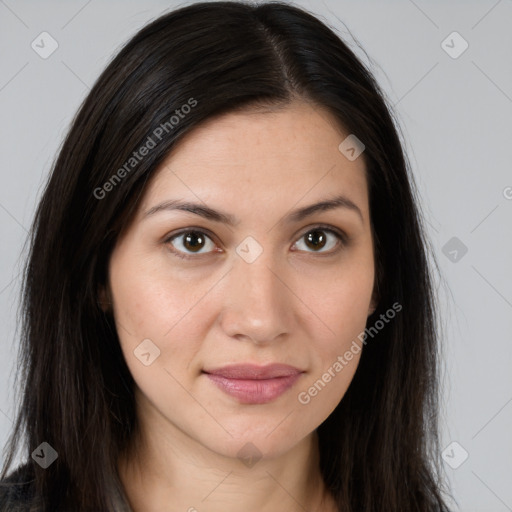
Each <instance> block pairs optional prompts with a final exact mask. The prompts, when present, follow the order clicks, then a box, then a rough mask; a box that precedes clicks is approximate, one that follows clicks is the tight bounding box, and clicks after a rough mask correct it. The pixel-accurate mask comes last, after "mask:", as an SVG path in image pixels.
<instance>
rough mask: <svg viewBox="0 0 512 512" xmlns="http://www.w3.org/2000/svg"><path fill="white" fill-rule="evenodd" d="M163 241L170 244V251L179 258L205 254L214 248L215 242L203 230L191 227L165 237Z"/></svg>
mask: <svg viewBox="0 0 512 512" xmlns="http://www.w3.org/2000/svg"><path fill="white" fill-rule="evenodd" d="M165 243H167V244H170V245H171V246H172V247H173V248H172V249H171V250H172V252H173V253H174V254H175V255H176V256H178V257H180V258H188V257H190V255H194V254H205V253H208V252H211V251H212V249H214V248H215V243H214V242H213V241H212V239H211V238H210V237H209V236H208V235H207V234H206V233H205V232H203V231H199V230H193V229H188V230H187V231H182V232H181V233H177V234H174V235H172V236H170V237H169V238H167V239H166V240H165ZM203 249H205V250H204V251H203ZM192 257H193V256H192Z"/></svg>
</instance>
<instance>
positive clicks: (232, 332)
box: [221, 251, 295, 345]
mask: <svg viewBox="0 0 512 512" xmlns="http://www.w3.org/2000/svg"><path fill="white" fill-rule="evenodd" d="M282 267H283V266H282V265H281V266H279V265H277V263H276V262H275V260H273V258H272V257H271V256H270V254H268V255H267V254H266V252H265V251H264V252H263V253H262V254H261V255H260V256H259V257H258V258H257V259H256V260H255V261H253V262H252V263H247V262H246V261H244V260H243V259H242V258H240V257H238V256H237V257H236V258H235V261H234V264H233V268H232V269H231V271H230V272H229V274H228V280H227V282H226V292H225V297H226V298H225V301H224V303H223V308H222V312H221V327H222V329H223V331H224V332H225V333H226V334H227V335H228V336H230V337H234V338H237V339H239V340H244V339H245V340H250V341H252V342H253V343H255V344H258V345H264V344H269V343H272V342H275V341H276V340H277V339H278V338H279V337H281V338H283V337H284V336H286V335H287V334H289V333H290V332H291V328H292V321H293V315H294V299H295V297H294V295H293V293H292V292H291V291H290V289H289V288H288V287H287V283H286V281H287V278H286V273H285V272H284V271H283V270H282ZM279 268H281V271H279V270H277V269H279ZM288 280H289V279H288Z"/></svg>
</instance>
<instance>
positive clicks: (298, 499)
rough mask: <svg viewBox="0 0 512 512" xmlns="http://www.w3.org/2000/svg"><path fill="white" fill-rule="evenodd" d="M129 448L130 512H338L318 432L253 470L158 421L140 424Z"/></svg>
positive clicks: (124, 468)
mask: <svg viewBox="0 0 512 512" xmlns="http://www.w3.org/2000/svg"><path fill="white" fill-rule="evenodd" d="M139 417H140V416H139ZM145 417H146V418H147V415H146V416H145ZM132 445H133V446H136V449H134V448H132V449H130V450H129V451H128V452H129V453H127V454H125V455H123V457H122V458H120V460H119V474H120V478H121V482H122V484H123V487H124V490H125V494H126V496H127V499H128V501H129V503H130V506H131V508H132V510H133V512H174V511H181V512H182V511H188V512H202V511H203V510H208V511H209V512H234V511H237V512H239V511H240V510H244V511H247V512H274V511H275V510H280V511H283V512H299V511H300V512H303V511H304V510H322V511H326V512H331V511H333V512H334V511H336V510H337V508H336V506H335V505H334V501H333V499H332V496H331V495H330V494H329V493H328V491H327V490H326V488H325V485H324V482H323V479H322V476H321V472H320V466H319V449H318V437H317V435H316V432H313V433H312V434H310V435H309V436H307V437H306V438H304V439H303V440H302V441H301V442H300V443H298V444H297V445H296V446H294V447H293V448H292V449H291V450H290V451H288V452H286V453H284V454H283V455H280V456H276V457H273V458H267V457H263V458H262V459H260V460H258V461H257V462H255V463H254V464H253V465H251V467H249V466H248V465H245V464H244V463H243V462H242V461H241V460H239V459H233V458H231V457H226V456H224V455H222V454H219V453H216V452H214V451H212V450H210V449H209V448H207V447H205V446H203V445H201V444H200V443H198V442H197V441H195V440H194V439H192V438H190V437H189V436H188V435H187V434H186V433H185V432H183V431H181V430H180V429H179V428H177V427H176V426H175V425H172V424H170V422H168V421H167V420H166V419H164V418H162V417H160V422H159V423H157V424H155V423H154V422H153V423H152V427H151V428H148V425H147V424H146V425H144V424H143V425H141V429H140V432H139V433H138V435H137V436H136V438H134V439H133V443H132Z"/></svg>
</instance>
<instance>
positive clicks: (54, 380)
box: [2, 2, 446, 512]
mask: <svg viewBox="0 0 512 512" xmlns="http://www.w3.org/2000/svg"><path fill="white" fill-rule="evenodd" d="M191 98H192V100H193V101H194V102H195V104H194V106H193V108H190V109H189V110H188V112H189V113H188V114H187V115H186V116H184V117H180V119H179V122H176V123H172V122H170V121H169V120H170V119H171V117H172V116H173V115H174V116H175V115H176V114H175V110H176V109H177V108H179V107H181V106H182V105H185V104H189V105H192V102H191V101H190V100H191ZM294 98H305V99H308V100H309V101H313V102H314V103H315V104H317V105H320V106H322V107H325V108H327V109H328V110H329V111H330V112H331V113H332V114H333V115H334V116H335V118H337V119H338V120H339V122H340V123H341V125H343V126H344V127H345V128H346V130H347V131H348V132H349V133H354V134H357V137H358V138H359V139H360V140H362V141H364V144H365V146H366V147H365V159H366V160H365V161H366V163H367V178H368V187H369V199H370V213H371V224H372V234H373V237H374V241H375V247H376V262H377V279H376V286H377V289H378V296H379V304H378V307H377V309H376V311H375V312H374V313H373V314H372V315H371V316H370V317H369V323H373V322H375V321H376V320H377V319H379V318H380V315H382V314H383V313H384V312H385V311H386V310H388V309H389V308H390V307H391V305H392V304H394V303H395V302H398V303H399V304H401V305H402V306H403V310H402V311H401V312H400V314H399V315H397V316H396V318H395V319H394V320H393V321H392V322H389V324H388V325H386V327H385V328H384V329H382V330H380V331H379V333H378V335H376V336H375V338H373V339H372V341H371V342H369V343H368V344H367V345H366V346H365V349H364V350H363V353H362V356H361V360H360V363H359V367H358V369H357V371H356V374H355V376H354V379H353V381H352V383H351V385H350V387H349V389H348V391H347V393H346V395H345V396H344V398H343V399H342V400H341V402H340V404H339V405H338V407H337V408H336V409H335V410H334V412H333V413H332V414H331V415H330V416H329V418H327V420H326V421H325V422H324V423H322V425H320V427H319V428H318V434H319V445H320V456H321V471H322V474H323V476H324V479H325V482H326V484H327V486H328V488H329V490H330V491H331V492H332V494H333V496H334V497H335V499H336V502H337V503H338V504H339V509H340V511H345V512H355V511H358V512H359V511H366V512H371V511H375V512H377V511H378V512H385V511H387V512H399V511H407V512H411V511H417V512H427V511H433V510H445V509H446V507H445V504H444V501H443V497H442V489H443V483H442V482H443V480H442V473H441V469H440V464H439V455H438V454H439V449H438V439H437V428H438V426H437V409H438V347H437V328H436V325H437V324H436V301H435V297H434V295H433V284H432V273H431V272H432V271H431V269H430V268H429V264H428V250H429V249H428V247H429V246H428V242H427V240H426V238H425V234H424V233H425V230H424V227H423V225H422V220H421V216H420V213H419V209H418V206H417V199H416V197H415V196H416V194H417V193H416V191H415V188H414V181H413V178H412V175H411V172H410V168H409V164H408V161H407V158H406V155H405V154H404V151H403V148H402V144H401V139H400V137H399V135H398V133H399V132H398V128H397V126H396V123H395V120H394V118H393V116H392V109H391V108H390V107H389V105H388V102H387V100H386V99H385V96H384V94H383V93H382V91H381V90H380V88H379V86H378V84H377V83H376V81H375V79H374V77H373V75H372V74H371V72H370V71H369V69H368V68H367V67H366V66H365V65H364V64H363V63H361V62H360V60H358V58H357V57H356V56H355V54H354V53H353V52H352V51H351V50H350V49H349V47H348V46H347V45H346V44H345V43H344V42H343V41H342V40H341V39H340V37H339V36H338V35H336V33H335V32H334V31H333V30H332V29H331V28H329V27H328V26H326V25H325V24H324V23H322V22H321V21H319V20H318V19H317V18H316V17H315V16H313V15H311V14H310V13H308V12H307V11H305V10H303V9H301V8H298V7H295V6H292V5H290V4H286V3H280V2H274V3H260V4H258V5H256V4H246V3H240V2H202V3H195V4H192V5H189V6H185V7H182V8H180V9H178V10H175V11H172V12H170V13H167V14H165V15H163V16H161V17H159V18H158V19H156V20H155V21H153V22H151V23H150V24H149V25H147V26H146V27H144V28H143V29H142V30H140V31H139V32H138V33H137V34H136V35H135V36H134V37H133V38H132V39H131V40H130V41H129V42H128V43H127V44H126V45H125V46H124V47H123V48H122V50H121V51H120V52H119V53H118V55H117V56H116V57H115V58H114V59H113V60H112V62H111V63H110V64H109V65H108V67H107V68H106V69H105V71H104V72H103V73H102V74H101V76H100V77H99V78H98V80H97V81H96V83H95V85H94V86H93V88H92V90H91V91H90V93H89V95H88V96H87V98H86V99H85V101H84V102H83V104H82V106H81V107H80V109H79V112H78V113H77V115H76V117H75V119H74V121H73V123H72V126H71V128H70V130H69V133H68V135H67V137H66V139H65V141H64V143H63V145H62V148H61V150H60V153H59V155H58V158H57V160H56V162H55V164H54V167H53V170H52V172H51V175H50V177H49V180H48V182H47V185H46V188H45V190H44V193H43V195H42V198H41V200H40V203H39V205H38V208H37V212H36V215H35V219H34V222H33V226H32V230H31V237H30V254H29V258H28V260H27V264H26V269H25V274H24V281H23V296H22V299H23V302H22V306H23V307H22V312H23V317H22V336H21V344H20V369H19V375H20V380H21V383H22V389H21V395H22V400H21V402H20V406H19V411H18V414H17V417H16V421H15V426H14V429H13V433H12V435H11V438H10V440H9V443H8V447H6V448H8V450H7V457H6V459H5V461H4V466H3V471H2V477H5V476H6V475H7V473H8V471H9V470H10V469H11V468H12V465H13V461H14V457H15V453H16V452H17V449H18V448H19V447H20V446H21V447H22V450H23V451H22V454H23V458H24V460H26V462H27V464H28V469H27V471H28V472H29V474H30V475H31V476H32V478H33V480H34V481H33V492H34V495H35V497H36V498H38V499H39V501H40V503H41V510H44V511H52V512H55V511H63V510H73V511H86V510H104V511H113V510H114V506H113V504H112V502H111V493H110V490H111V489H113V488H119V486H120V481H119V476H118V473H117V461H118V457H119V454H120V453H122V451H123V450H124V449H125V448H126V447H127V446H128V443H129V440H130V439H131V438H132V436H134V434H135V432H136V431H137V417H136V414H135V404H134V394H133V390H134V381H133V379H132V377H131V374H130V372H129V370H128V368H127V365H126V363H125V361H124V359H123V356H122V353H121V350H120V345H119V340H118V337H117V333H116V329H115V326H114V322H113V318H112V316H111V315H110V314H105V313H104V312H103V310H102V308H101V307H100V305H99V304H98V294H97V292H98V287H99V286H100V285H101V284H104V283H105V282H106V276H107V264H108V260H109V255H110V253H111V251H112V249H113V247H114V245H115V243H116V240H117V238H118V236H119V233H120V231H121V229H122V227H123V226H126V225H127V223H129V220H130V218H131V216H132V215H133V213H134V211H135V209H136V207H137V204H138V200H139V198H140V197H141V195H142V193H143V191H144V187H145V185H146V184H147V182H148V181H149V180H150V178H151V176H152V173H154V171H155V169H157V167H158V166H159V164H160V163H161V162H162V161H163V160H164V158H166V156H167V155H168V154H169V152H170V151H171V150H172V149H173V147H174V146H175V144H176V142H177V141H178V140H179V139H180V138H181V137H182V136H183V135H184V134H185V133H187V132H189V131H190V130H192V129H194V128H195V127H197V126H198V125H199V124H200V123H202V122H203V121H205V120H207V119H209V118H211V117H213V116H215V115H217V114H220V113H225V112H229V111H234V110H236V109H242V110H243V109H244V108H246V107H249V106H253V105H276V106H277V105H286V104H287V103H289V102H290V101H291V100H292V99H294ZM165 123H167V125H165ZM162 126H167V129H166V131H165V134H163V133H162V135H163V136H162V137H161V139H160V140H159V141H158V143H157V144H156V145H155V147H154V148H152V149H151V151H150V152H149V153H148V154H147V156H145V157H144V158H143V159H140V161H137V163H136V165H133V166H131V167H130V168H129V169H127V168H126V167H125V172H124V173H121V174H122V179H119V180H115V182H113V181H112V177H113V175H114V174H116V173H117V175H118V176H119V173H118V172H117V171H118V170H119V169H121V168H123V166H125V165H126V162H128V161H129V159H130V158H131V157H132V155H133V152H134V151H136V150H137V149H138V148H140V147H141V146H142V145H143V144H145V142H146V141H147V140H148V137H149V136H151V135H152V134H154V133H155V130H156V129H157V128H158V127H162ZM109 180H110V183H111V186H110V187H105V186H104V184H105V183H107V182H109ZM107 189H108V194H107V193H106V191H107ZM104 194H105V195H104ZM99 196H103V197H99ZM23 436H25V437H26V439H25V440H24V439H23ZM23 441H25V442H24V444H23ZM42 442H47V443H48V444H49V445H50V446H52V447H53V448H54V449H55V450H56V452H57V453H58V458H57V459H56V460H55V462H54V463H53V464H51V465H50V466H49V467H48V468H47V469H42V468H41V467H40V466H39V465H38V464H36V462H34V460H33V459H32V458H31V453H32V452H33V451H34V449H35V448H36V447H38V446H39V445H40V444H41V443H42Z"/></svg>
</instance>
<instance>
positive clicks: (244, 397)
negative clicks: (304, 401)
mask: <svg viewBox="0 0 512 512" xmlns="http://www.w3.org/2000/svg"><path fill="white" fill-rule="evenodd" d="M303 373H304V372H303V371H302V370H299V369H298V368H295V367H293V366H290V365H286V364H270V365H266V366H257V365H253V364H243V365H233V366H224V367H222V368H214V369H211V370H204V374H205V375H206V376H207V377H208V378H209V379H210V381H211V382H213V383H214V384H215V385H216V386H217V387H218V388H219V389H220V390H221V391H223V392H224V393H226V394H227V395H229V396H231V397H233V398H235V399H237V400H238V401H239V402H240V403H244V404H264V403H268V402H271V401H273V400H275V399H276V398H278V397H279V396H281V395H282V394H283V393H284V392H285V391H287V390H288V389H290V388H291V387H292V386H293V385H294V384H295V383H296V381H297V380H298V379H299V378H300V376H301V375H302V374H303Z"/></svg>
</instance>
